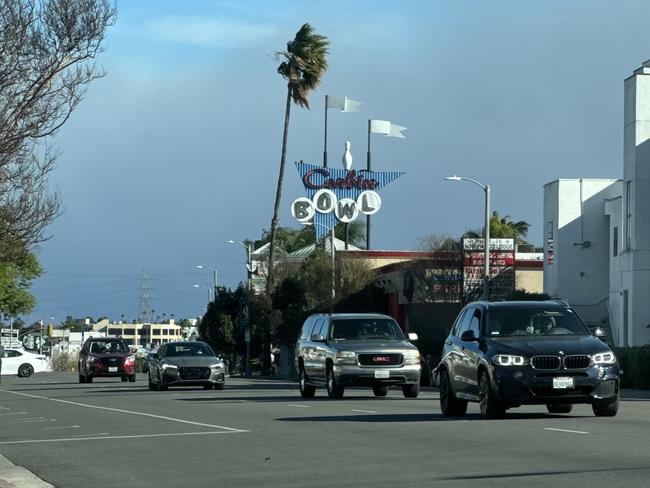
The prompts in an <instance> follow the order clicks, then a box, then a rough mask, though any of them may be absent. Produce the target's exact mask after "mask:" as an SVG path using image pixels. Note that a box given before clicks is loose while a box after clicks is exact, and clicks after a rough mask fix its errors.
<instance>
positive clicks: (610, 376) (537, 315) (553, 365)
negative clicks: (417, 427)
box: [434, 301, 620, 418]
mask: <svg viewBox="0 0 650 488" xmlns="http://www.w3.org/2000/svg"><path fill="white" fill-rule="evenodd" d="M599 336H602V332H600V331H599V330H598V329H597V330H596V333H595V334H594V335H592V334H591V333H590V332H589V330H588V329H587V327H586V326H585V325H584V323H583V322H582V320H580V318H579V317H578V316H577V314H576V313H575V312H574V311H573V310H572V309H571V308H570V307H569V306H568V305H567V304H566V303H564V302H560V301H539V302H534V301H533V302H493V303H489V302H476V303H470V304H469V305H467V306H466V307H465V308H464V309H463V310H462V311H461V312H460V314H459V315H458V317H457V318H456V321H455V322H454V325H453V326H452V328H451V332H450V333H449V336H448V337H447V339H446V341H445V344H444V349H443V353H442V360H441V361H440V364H439V365H438V367H437V368H436V370H435V371H434V379H435V381H436V383H437V384H438V386H439V387H440V408H441V410H442V413H443V414H444V415H447V416H463V415H465V411H466V410H467V402H468V401H473V402H478V403H479V405H480V409H481V416H482V417H483V418H493V417H500V416H502V415H503V414H504V413H505V411H506V410H507V409H508V408H513V407H518V406H520V405H546V408H547V409H548V411H549V413H569V412H570V411H571V409H572V406H573V404H576V403H587V404H591V407H592V409H593V412H594V414H595V415H596V416H598V417H608V416H609V417H611V416H614V415H616V413H617V412H618V404H619V387H620V385H619V368H618V362H617V360H616V356H615V355H614V353H613V352H612V350H611V349H610V348H609V346H608V345H607V344H606V343H605V342H604V341H603V340H602V337H599Z"/></svg>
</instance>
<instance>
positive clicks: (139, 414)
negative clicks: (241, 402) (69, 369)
mask: <svg viewBox="0 0 650 488" xmlns="http://www.w3.org/2000/svg"><path fill="white" fill-rule="evenodd" d="M0 391H4V392H6V393H12V394H14V395H20V396H25V397H28V398H36V399H38V400H49V401H51V402H58V403H65V404H67V405H76V406H77V407H85V408H94V409H97V410H108V411H109V412H117V413H128V414H130V415H138V416H141V417H149V418H154V419H159V420H169V421H170V422H178V423H181V424H189V425H197V426H199V427H209V428H211V429H222V430H227V431H229V432H248V431H247V430H242V429H234V428H232V427H224V426H223V425H212V424H204V423H201V422H192V421H191V420H183V419H175V418H173V417H165V416H164V415H154V414H152V413H145V412H134V411H132V410H123V409H121V408H110V407H100V406H98V405H88V404H86V403H79V402H71V401H69V400H61V399H59V398H49V397H44V396H39V395H29V394H27V393H20V392H17V391H9V390H0ZM23 413H26V412H23ZM0 415H3V414H1V413H0ZM7 415H9V414H7Z"/></svg>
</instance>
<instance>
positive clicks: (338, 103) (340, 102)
mask: <svg viewBox="0 0 650 488" xmlns="http://www.w3.org/2000/svg"><path fill="white" fill-rule="evenodd" d="M361 105H363V104H362V103H361V102H357V101H356V100H352V99H351V98H348V97H337V96H332V95H327V108H338V109H341V110H342V111H343V112H357V111H358V110H359V107H361Z"/></svg>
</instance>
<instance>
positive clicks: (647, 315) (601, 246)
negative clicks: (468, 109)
mask: <svg viewBox="0 0 650 488" xmlns="http://www.w3.org/2000/svg"><path fill="white" fill-rule="evenodd" d="M623 163H624V164H623V179H622V180H617V179H611V180H607V179H577V180H556V181H553V182H551V183H548V184H547V185H545V186H544V223H545V226H546V228H545V232H546V236H545V237H546V242H545V245H544V252H545V261H544V291H545V292H547V293H548V294H549V295H551V296H553V297H558V298H564V299H566V300H568V301H569V303H570V304H571V305H572V306H574V307H575V308H576V310H578V312H579V313H580V315H581V316H582V317H583V318H584V319H585V321H587V322H588V323H590V324H593V325H595V324H599V323H602V324H609V326H610V329H611V333H612V340H613V341H614V343H615V344H617V345H620V346H640V345H644V344H648V343H650V328H649V327H650V300H649V299H648V297H649V296H650V192H648V191H646V189H649V188H650V61H646V62H645V63H644V64H643V66H642V67H641V68H639V69H638V70H636V71H635V72H634V74H633V75H632V76H631V77H629V78H628V79H626V80H625V117H624V155H623Z"/></svg>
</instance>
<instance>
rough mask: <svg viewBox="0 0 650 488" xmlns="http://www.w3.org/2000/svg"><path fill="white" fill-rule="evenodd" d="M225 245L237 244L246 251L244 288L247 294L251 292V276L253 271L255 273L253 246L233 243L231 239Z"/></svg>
mask: <svg viewBox="0 0 650 488" xmlns="http://www.w3.org/2000/svg"><path fill="white" fill-rule="evenodd" d="M226 244H239V245H240V246H242V247H243V248H244V249H245V250H246V280H247V281H246V287H247V288H248V292H249V293H252V292H253V280H252V276H253V273H255V271H257V268H256V266H253V244H251V243H246V244H245V243H243V242H241V241H234V240H232V239H230V240H228V241H226Z"/></svg>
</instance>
